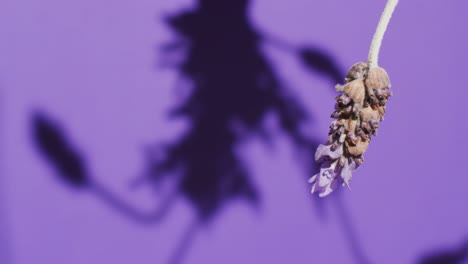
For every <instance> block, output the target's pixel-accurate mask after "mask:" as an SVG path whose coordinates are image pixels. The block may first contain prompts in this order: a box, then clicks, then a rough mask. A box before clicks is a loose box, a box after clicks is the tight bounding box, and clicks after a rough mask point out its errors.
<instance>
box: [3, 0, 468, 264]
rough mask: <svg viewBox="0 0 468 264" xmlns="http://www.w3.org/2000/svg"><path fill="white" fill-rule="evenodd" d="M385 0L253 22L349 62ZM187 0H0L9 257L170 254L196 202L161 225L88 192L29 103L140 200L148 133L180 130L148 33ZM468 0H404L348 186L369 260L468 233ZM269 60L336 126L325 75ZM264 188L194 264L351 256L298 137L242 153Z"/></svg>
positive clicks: (99, 171)
mask: <svg viewBox="0 0 468 264" xmlns="http://www.w3.org/2000/svg"><path fill="white" fill-rule="evenodd" d="M384 4H385V1H384V0H379V1H364V0H354V1H343V0H342V1H338V0H328V1H309V0H290V1H271V0H255V1H253V5H252V8H251V12H250V15H251V19H252V21H253V22H254V23H255V25H256V27H257V28H259V29H262V30H265V31H268V32H271V33H274V34H275V35H276V36H280V37H281V38H283V39H285V40H287V41H288V42H290V43H293V44H314V45H318V46H320V47H324V48H325V49H327V50H328V51H330V52H331V53H332V54H333V55H334V56H335V58H336V59H337V61H338V62H339V63H340V65H342V67H343V68H348V67H349V66H351V65H352V64H353V63H355V62H358V61H363V60H365V59H366V57H367V51H368V47H369V45H370V41H371V38H372V34H373V31H374V29H375V27H376V25H377V22H378V19H379V16H380V13H381V11H382V9H383V7H384ZM193 5H195V2H194V1H193V0H192V1H188V0H187V1H171V0H138V1H134V0H133V1H130V0H127V1H110V0H81V1H59V0H43V1H34V0H2V3H1V4H0V89H1V96H2V98H1V104H2V106H1V107H2V113H1V115H2V118H1V121H2V123H1V128H0V129H1V130H2V138H1V141H2V143H1V152H2V155H1V158H2V159H3V160H2V162H1V164H2V168H1V169H2V171H1V178H0V180H1V182H0V210H1V212H0V246H1V247H3V248H0V257H3V255H2V253H1V252H7V253H9V254H7V255H8V256H5V257H3V258H4V259H0V263H2V264H13V263H14V264H30V263H37V264H41V263H68V264H84V263H87V264H88V263H89V264H92V263H114V264H120V263H141V264H146V263H148V264H149V263H165V261H166V260H167V259H168V257H169V255H170V254H171V251H172V250H173V247H174V245H175V244H176V243H177V240H178V239H179V237H180V235H181V233H182V230H183V229H184V227H185V226H186V225H187V223H188V222H190V218H191V217H192V216H191V208H190V206H189V205H188V204H186V203H184V202H181V203H179V204H178V205H177V207H176V208H175V210H174V211H173V212H172V213H171V215H170V216H169V217H168V219H166V221H164V222H162V223H161V224H160V225H156V226H154V227H146V226H140V225H137V224H134V223H132V222H131V221H128V219H125V218H122V217H120V216H119V215H117V214H116V213H115V212H114V211H112V210H110V209H109V208H108V207H107V206H105V205H103V204H101V203H99V202H98V201H96V200H95V199H94V197H92V196H91V195H89V194H88V193H86V192H80V191H78V190H72V189H70V188H66V186H65V185H63V184H62V183H61V182H59V181H57V180H56V178H55V177H54V175H53V174H54V171H53V170H52V169H51V168H50V167H49V166H48V165H47V164H46V163H45V162H44V160H43V159H42V157H41V156H40V155H39V154H38V153H37V151H36V150H35V149H34V147H33V144H32V142H31V135H30V130H31V127H30V113H31V111H33V110H34V109H37V108H41V109H44V110H46V111H47V112H48V113H51V114H52V115H53V116H54V117H56V118H57V119H59V120H61V121H62V122H63V124H64V125H65V126H66V127H67V129H68V131H69V132H70V137H71V138H72V139H73V140H75V141H77V142H80V148H82V149H83V150H86V152H87V153H88V156H87V159H88V161H89V164H90V166H91V167H90V169H91V171H92V174H93V176H94V177H95V178H96V179H97V181H99V182H101V183H103V184H106V185H107V186H110V187H111V188H112V190H113V191H115V192H116V193H118V194H119V195H121V196H122V197H124V198H125V199H126V200H128V201H130V202H132V203H133V204H135V205H136V206H138V207H140V208H141V209H145V208H151V206H152V202H153V199H152V197H151V195H150V192H149V190H146V189H141V190H138V191H132V190H129V188H128V184H129V182H130V181H131V180H132V179H134V177H135V176H136V174H137V172H138V171H139V170H140V169H141V167H142V165H143V162H144V160H143V157H142V155H141V148H140V147H141V146H143V145H144V144H146V143H150V142H163V141H165V140H168V139H172V138H174V137H175V135H176V134H177V133H179V132H180V131H182V130H183V128H184V123H183V122H180V121H176V122H172V121H169V120H168V119H167V117H166V113H167V110H168V109H169V108H170V107H171V106H173V105H174V104H175V103H176V99H177V97H176V96H175V93H174V89H173V88H174V85H175V81H176V78H177V72H176V71H175V70H169V69H164V70H162V69H157V68H156V69H155V67H154V65H155V62H157V61H158V56H159V55H160V54H158V52H156V49H155V48H156V47H158V46H159V45H161V44H163V43H165V42H167V41H168V40H170V39H171V38H173V37H174V36H173V33H172V32H171V31H170V30H169V28H168V27H167V26H166V25H165V24H164V23H163V22H162V20H161V19H160V18H161V15H162V14H165V13H173V12H176V11H177V10H179V9H180V8H183V7H189V6H193ZM467 8H468V4H467V3H466V1H461V0H449V1H426V0H412V1H405V0H401V1H400V4H399V6H398V7H397V10H396V13H395V15H394V17H393V20H392V21H391V23H390V28H389V30H388V32H387V34H386V36H385V39H384V43H383V47H382V52H381V57H380V64H381V66H382V67H384V68H386V70H387V71H388V73H389V75H390V79H391V81H392V89H393V92H394V97H392V98H391V100H390V102H389V105H388V108H387V109H388V110H387V115H386V118H385V121H384V123H383V124H382V125H381V129H380V131H379V135H378V137H376V138H375V139H374V140H373V141H372V144H371V146H370V149H369V151H368V152H367V153H366V156H365V158H366V162H365V164H364V165H363V166H362V167H361V168H359V169H358V170H357V172H356V174H355V177H354V179H353V182H352V185H351V187H352V190H351V191H349V190H344V191H343V192H342V195H343V197H342V198H343V199H344V200H345V205H346V208H347V209H348V211H349V213H350V217H351V218H352V220H353V225H354V227H355V229H356V233H357V236H358V238H359V241H360V243H361V245H362V247H363V248H364V250H365V254H366V255H367V256H368V257H369V259H370V260H371V261H372V262H374V263H416V262H417V261H418V260H419V259H420V257H421V256H422V255H425V254H427V253H430V252H431V251H432V250H435V249H438V248H451V247H456V246H457V245H459V244H460V243H461V242H462V241H464V240H465V239H466V238H467V237H468V217H467V216H468V212H467V209H468V207H467V201H468V192H467V190H466V189H467V187H468V177H467V172H468V169H467V168H466V167H465V166H464V165H466V164H468V159H467V156H466V153H465V152H466V148H467V147H468V144H467V143H466V139H465V135H464V133H465V131H466V130H467V128H468V126H467V125H466V123H465V122H466V120H467V117H466V109H465V107H466V100H465V98H464V97H465V96H468V88H467V87H466V82H467V80H466V76H467V73H466V69H467V67H466V65H465V63H466V62H467V59H468V57H467V52H466V49H467V47H468V37H467V36H466V29H465V27H466V26H467V25H468V18H467V16H466V10H467ZM264 50H265V52H266V54H267V55H268V57H269V58H270V59H271V60H272V61H273V62H274V65H275V69H276V70H277V72H278V73H279V74H280V76H281V77H282V78H283V80H284V81H285V82H286V83H287V84H288V87H291V88H292V89H294V92H295V93H296V94H297V97H298V98H300V99H301V101H302V102H303V103H304V104H305V105H306V106H307V107H308V110H309V111H310V112H311V113H313V116H314V117H315V122H314V124H313V126H311V127H310V131H311V133H314V135H315V136H316V137H317V138H320V139H321V140H322V141H325V140H326V135H327V132H328V126H329V123H330V121H331V119H330V118H329V116H330V114H331V112H332V110H333V105H334V96H336V94H335V93H334V92H333V90H332V85H331V84H330V83H329V82H328V81H327V80H325V79H323V78H322V77H320V76H318V75H311V74H310V73H309V72H307V71H305V70H304V68H303V67H302V66H301V65H300V63H299V62H298V61H297V60H296V59H295V58H293V57H291V56H289V55H288V54H285V53H284V52H281V51H278V50H276V49H274V48H272V47H269V46H268V45H265V47H264ZM240 151H241V152H242V154H243V159H244V160H245V162H246V164H248V167H249V169H250V171H251V172H252V175H253V177H254V181H255V183H256V186H258V188H259V190H260V192H261V196H262V206H261V208H260V210H258V211H255V210H254V209H252V208H251V207H249V206H248V205H246V204H245V203H243V202H241V201H239V202H234V203H232V204H231V205H229V206H227V207H225V208H224V209H223V210H222V211H221V213H220V214H219V215H218V216H217V217H216V218H215V219H214V221H213V223H212V224H211V225H209V226H208V227H207V228H205V229H204V230H203V232H201V233H200V234H199V236H198V237H197V238H196V241H195V243H194V246H193V247H192V248H191V249H190V250H189V252H188V255H187V259H186V262H185V263H225V264H229V263H271V264H273V263H275V264H276V263H278V264H280V263H297V264H300V263H353V257H352V252H351V250H350V247H349V245H348V241H347V239H346V236H345V235H344V234H343V224H342V221H341V220H340V219H339V214H338V213H337V210H336V208H337V207H336V197H335V198H333V196H332V197H330V198H324V199H322V200H321V208H322V209H323V210H324V212H322V213H321V214H320V213H319V212H320V211H319V210H315V209H314V205H316V204H314V203H313V204H311V199H310V194H309V187H308V186H307V185H306V183H305V179H304V175H303V173H304V172H303V171H302V170H301V167H300V166H299V165H298V162H297V161H296V159H295V157H294V153H293V149H292V148H291V146H290V145H289V143H288V141H287V140H286V139H285V137H284V136H282V135H281V134H279V135H277V138H276V144H275V148H274V149H273V150H272V149H270V148H268V147H265V146H264V145H263V144H262V143H261V142H260V141H259V140H256V139H252V140H251V141H249V142H248V144H245V145H244V146H242V149H241V150H240Z"/></svg>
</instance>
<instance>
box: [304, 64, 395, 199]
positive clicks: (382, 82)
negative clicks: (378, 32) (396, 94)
mask: <svg viewBox="0 0 468 264" xmlns="http://www.w3.org/2000/svg"><path fill="white" fill-rule="evenodd" d="M345 80H346V83H345V84H344V85H337V86H336V90H337V91H340V92H342V93H343V94H341V95H340V96H338V97H336V101H337V103H336V105H335V111H334V113H333V114H332V117H333V118H335V119H337V120H335V121H333V122H332V123H331V125H330V132H329V136H328V141H327V144H326V145H319V147H318V148H317V151H316V152H315V160H316V161H317V162H319V163H321V167H320V172H319V173H317V174H316V175H314V176H313V177H311V178H310V180H309V182H310V183H312V193H314V192H317V193H318V194H319V196H320V197H323V196H326V195H328V194H330V193H331V192H332V191H333V190H334V189H336V188H337V187H338V186H339V185H340V184H341V185H346V186H348V187H349V184H350V182H351V179H352V174H353V172H354V170H356V169H357V168H358V167H359V165H361V164H362V163H363V162H364V159H363V157H362V155H363V154H364V153H365V152H366V150H367V148H368V147H369V143H370V140H371V137H372V136H374V135H376V134H377V129H378V128H379V122H380V121H382V120H383V115H384V114H385V105H386V102H387V100H388V97H390V96H391V92H390V90H389V89H390V80H389V78H388V75H387V73H386V72H385V70H384V69H382V68H379V67H375V68H372V69H370V70H369V68H368V66H367V64H366V63H364V62H361V63H356V64H355V65H353V67H351V69H350V70H349V72H348V74H347V75H346V79H345Z"/></svg>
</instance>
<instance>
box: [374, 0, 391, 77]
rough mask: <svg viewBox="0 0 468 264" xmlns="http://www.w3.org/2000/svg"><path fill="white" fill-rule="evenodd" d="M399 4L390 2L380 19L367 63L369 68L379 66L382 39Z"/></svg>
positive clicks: (389, 0)
mask: <svg viewBox="0 0 468 264" xmlns="http://www.w3.org/2000/svg"><path fill="white" fill-rule="evenodd" d="M397 4H398V0H388V2H387V5H386V6H385V9H384V11H383V13H382V16H381V17H380V21H379V24H378V25H377V29H376V30H375V34H374V38H373V39H372V43H371V46H370V50H369V57H368V61H367V63H368V64H369V68H374V67H377V66H378V61H379V52H380V46H381V45H382V39H383V36H384V34H385V31H386V30H387V26H388V23H389V22H390V18H391V17H392V14H393V11H394V10H395V7H396V5H397Z"/></svg>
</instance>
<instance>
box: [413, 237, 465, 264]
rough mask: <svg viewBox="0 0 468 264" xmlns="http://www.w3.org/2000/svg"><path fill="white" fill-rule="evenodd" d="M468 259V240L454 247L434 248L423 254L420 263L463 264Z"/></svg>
mask: <svg viewBox="0 0 468 264" xmlns="http://www.w3.org/2000/svg"><path fill="white" fill-rule="evenodd" d="M465 260H468V240H467V241H465V242H464V243H463V244H462V245H461V246H459V247H457V248H454V249H439V250H433V251H432V252H431V253H429V254H427V255H426V256H423V257H422V258H421V260H420V261H419V262H418V263H419V264H462V263H464V261H465Z"/></svg>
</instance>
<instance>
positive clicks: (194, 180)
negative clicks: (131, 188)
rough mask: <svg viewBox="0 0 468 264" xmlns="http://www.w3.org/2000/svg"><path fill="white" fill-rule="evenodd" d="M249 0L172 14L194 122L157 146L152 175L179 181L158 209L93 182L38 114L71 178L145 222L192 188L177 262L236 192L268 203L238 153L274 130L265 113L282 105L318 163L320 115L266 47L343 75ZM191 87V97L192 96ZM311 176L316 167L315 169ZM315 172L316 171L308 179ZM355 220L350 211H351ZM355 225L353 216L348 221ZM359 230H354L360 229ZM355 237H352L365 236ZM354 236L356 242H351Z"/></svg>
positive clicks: (39, 135) (311, 166) (211, 0)
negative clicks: (255, 17)
mask: <svg viewBox="0 0 468 264" xmlns="http://www.w3.org/2000/svg"><path fill="white" fill-rule="evenodd" d="M249 2H250V1H248V0H199V1H198V5H197V8H196V9H194V10H189V11H183V12H181V13H179V14H175V15H172V16H169V17H166V18H165V21H166V23H167V24H168V26H169V27H170V28H171V29H172V30H174V31H175V32H176V33H177V35H178V39H177V40H176V41H174V42H172V43H168V44H167V45H165V46H164V47H162V48H161V52H163V53H164V55H166V56H167V57H168V58H170V57H171V55H174V54H176V55H180V54H182V56H178V57H179V58H182V60H181V61H176V60H171V59H168V60H165V66H173V67H176V69H177V70H178V71H179V73H180V76H181V78H182V79H184V80H187V81H188V82H184V84H181V86H180V87H178V88H182V89H180V90H179V91H181V92H187V94H184V93H181V102H179V105H177V107H175V108H174V109H172V111H171V112H170V114H169V116H170V118H173V119H176V118H182V119H185V120H188V122H189V124H190V128H189V130H188V131H187V132H186V133H185V134H184V135H182V136H181V137H180V138H179V139H177V140H176V141H175V142H172V143H167V144H163V145H155V146H150V147H149V148H148V151H147V152H146V158H147V161H148V164H147V168H146V169H145V173H144V174H145V175H144V177H143V179H142V181H140V182H143V183H150V184H151V185H152V186H155V188H157V187H158V186H161V185H163V183H164V182H166V181H172V182H173V183H174V185H175V188H174V190H173V191H171V192H169V193H168V194H167V195H166V197H164V198H163V202H162V203H161V206H160V207H158V208H157V209H156V210H155V211H154V212H140V211H139V210H138V209H136V208H134V207H132V206H130V205H128V204H127V203H126V202H125V201H123V200H122V199H121V198H120V197H118V196H116V195H115V194H113V193H112V192H110V191H109V190H108V189H107V188H106V187H105V186H103V185H99V184H97V183H95V182H93V180H92V177H91V176H90V175H89V173H88V172H87V170H86V168H85V164H84V161H83V158H82V157H81V156H80V153H78V152H77V151H76V150H74V148H73V147H72V145H71V144H70V142H69V141H68V139H67V138H66V136H65V133H64V132H63V131H62V129H61V128H60V127H59V126H58V125H57V124H55V123H54V122H53V121H51V120H49V119H48V118H47V117H46V116H45V115H43V114H40V113H38V112H36V113H35V114H34V115H33V126H34V141H35V143H36V145H37V147H38V150H39V151H40V152H41V153H42V154H43V155H44V156H45V158H46V159H47V160H48V161H49V162H50V163H51V164H52V165H53V166H54V167H55V169H56V171H57V173H58V175H59V176H60V177H61V178H62V180H63V181H65V182H66V183H68V184H69V185H71V186H74V187H79V188H86V189H87V190H89V191H91V192H92V193H94V194H96V196H97V197H98V198H99V199H101V200H102V201H104V202H105V203H107V204H108V205H110V206H111V207H112V208H114V209H115V210H117V211H118V212H120V213H122V214H123V215H125V216H127V217H129V218H131V219H133V220H136V221H137V222H138V223H142V224H152V223H157V222H159V221H160V220H163V218H164V216H165V215H166V214H167V212H168V211H169V210H170V208H171V207H172V205H173V204H174V201H175V200H176V198H177V197H184V198H185V199H187V200H188V201H189V202H190V203H191V204H192V206H193V208H194V209H195V212H196V217H195V220H194V221H193V222H192V223H191V224H190V225H189V227H188V229H187V231H186V232H185V234H184V236H183V238H182V239H181V240H180V244H179V245H178V246H177V247H176V249H175V253H174V254H173V255H172V258H171V259H170V261H169V263H171V264H176V263H181V262H182V261H183V256H185V255H186V252H187V250H188V249H189V248H190V245H191V243H192V241H193V239H194V238H195V235H196V233H197V230H198V229H199V228H200V227H202V226H203V225H206V224H208V223H209V222H210V221H211V220H212V219H213V218H214V216H215V215H216V214H217V212H219V210H221V209H222V208H224V207H225V205H226V204H227V203H228V202H229V201H232V200H233V199H244V200H245V201H246V202H247V203H249V204H251V205H252V206H255V207H257V206H259V203H260V194H259V192H258V190H257V188H256V186H255V185H254V184H253V183H252V181H251V177H250V175H249V173H248V171H247V170H246V169H245V168H244V165H243V164H242V162H241V161H240V157H238V155H237V154H236V151H235V149H236V147H238V146H239V145H240V143H242V142H244V140H246V139H247V138H251V137H252V136H255V135H257V136H260V138H262V139H263V140H265V142H267V143H268V142H269V141H270V140H271V135H270V133H269V131H268V128H267V127H266V125H265V122H264V119H265V117H266V116H267V115H270V114H273V115H275V116H276V117H277V119H278V123H279V129H281V130H282V131H283V133H284V134H285V135H287V136H288V137H289V138H290V139H291V142H292V144H294V146H295V147H296V149H297V151H298V153H300V154H301V155H300V156H301V157H306V162H304V163H305V164H306V166H308V170H309V171H310V173H311V174H314V173H315V170H316V168H315V161H314V160H313V157H314V153H315V149H316V147H317V145H318V143H317V142H316V140H314V139H313V138H311V137H309V136H307V135H306V134H305V133H303V132H301V127H303V126H304V124H306V123H308V122H309V123H310V122H312V120H311V118H310V116H309V115H308V113H307V111H306V109H305V108H304V107H303V106H302V105H301V104H300V102H299V101H298V100H297V99H296V98H295V97H294V96H293V94H292V93H291V91H289V90H288V89H286V88H285V86H284V85H283V84H282V83H281V82H280V80H279V77H278V76H277V74H276V73H275V72H274V70H273V68H272V65H271V64H270V62H269V61H268V60H267V58H266V56H265V55H264V54H263V52H262V49H261V45H262V44H263V43H269V44H271V45H273V46H275V47H277V48H279V49H281V50H283V51H286V52H289V53H290V54H291V55H292V56H295V57H297V59H298V60H300V61H302V63H303V65H304V67H307V68H308V69H309V70H311V71H313V72H314V73H317V74H320V75H322V76H324V77H326V78H329V79H330V81H331V82H332V83H333V85H331V86H330V87H332V88H333V86H334V84H335V83H337V82H341V79H342V76H344V75H343V74H342V73H341V70H340V69H339V67H338V66H337V64H336V63H335V61H334V60H333V59H332V57H331V56H330V55H328V54H327V53H326V52H324V51H322V50H320V49H318V48H311V47H295V46H294V45H290V44H288V43H286V42H284V41H281V40H280V39H279V38H276V37H273V36H272V35H270V34H267V33H264V32H260V31H258V30H255V29H254V27H253V25H252V24H251V23H250V21H249V18H248V8H249ZM183 96H185V97H184V98H182V97H183ZM307 177H310V175H307ZM305 182H306V181H305ZM342 216H343V217H344V219H343V220H342V221H347V220H348V219H347V218H348V216H347V215H342ZM347 229H349V230H351V229H352V227H351V226H347ZM351 237H353V236H351ZM355 240H356V239H355V236H354V239H351V242H350V243H356V241H355ZM351 246H353V245H351Z"/></svg>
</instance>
